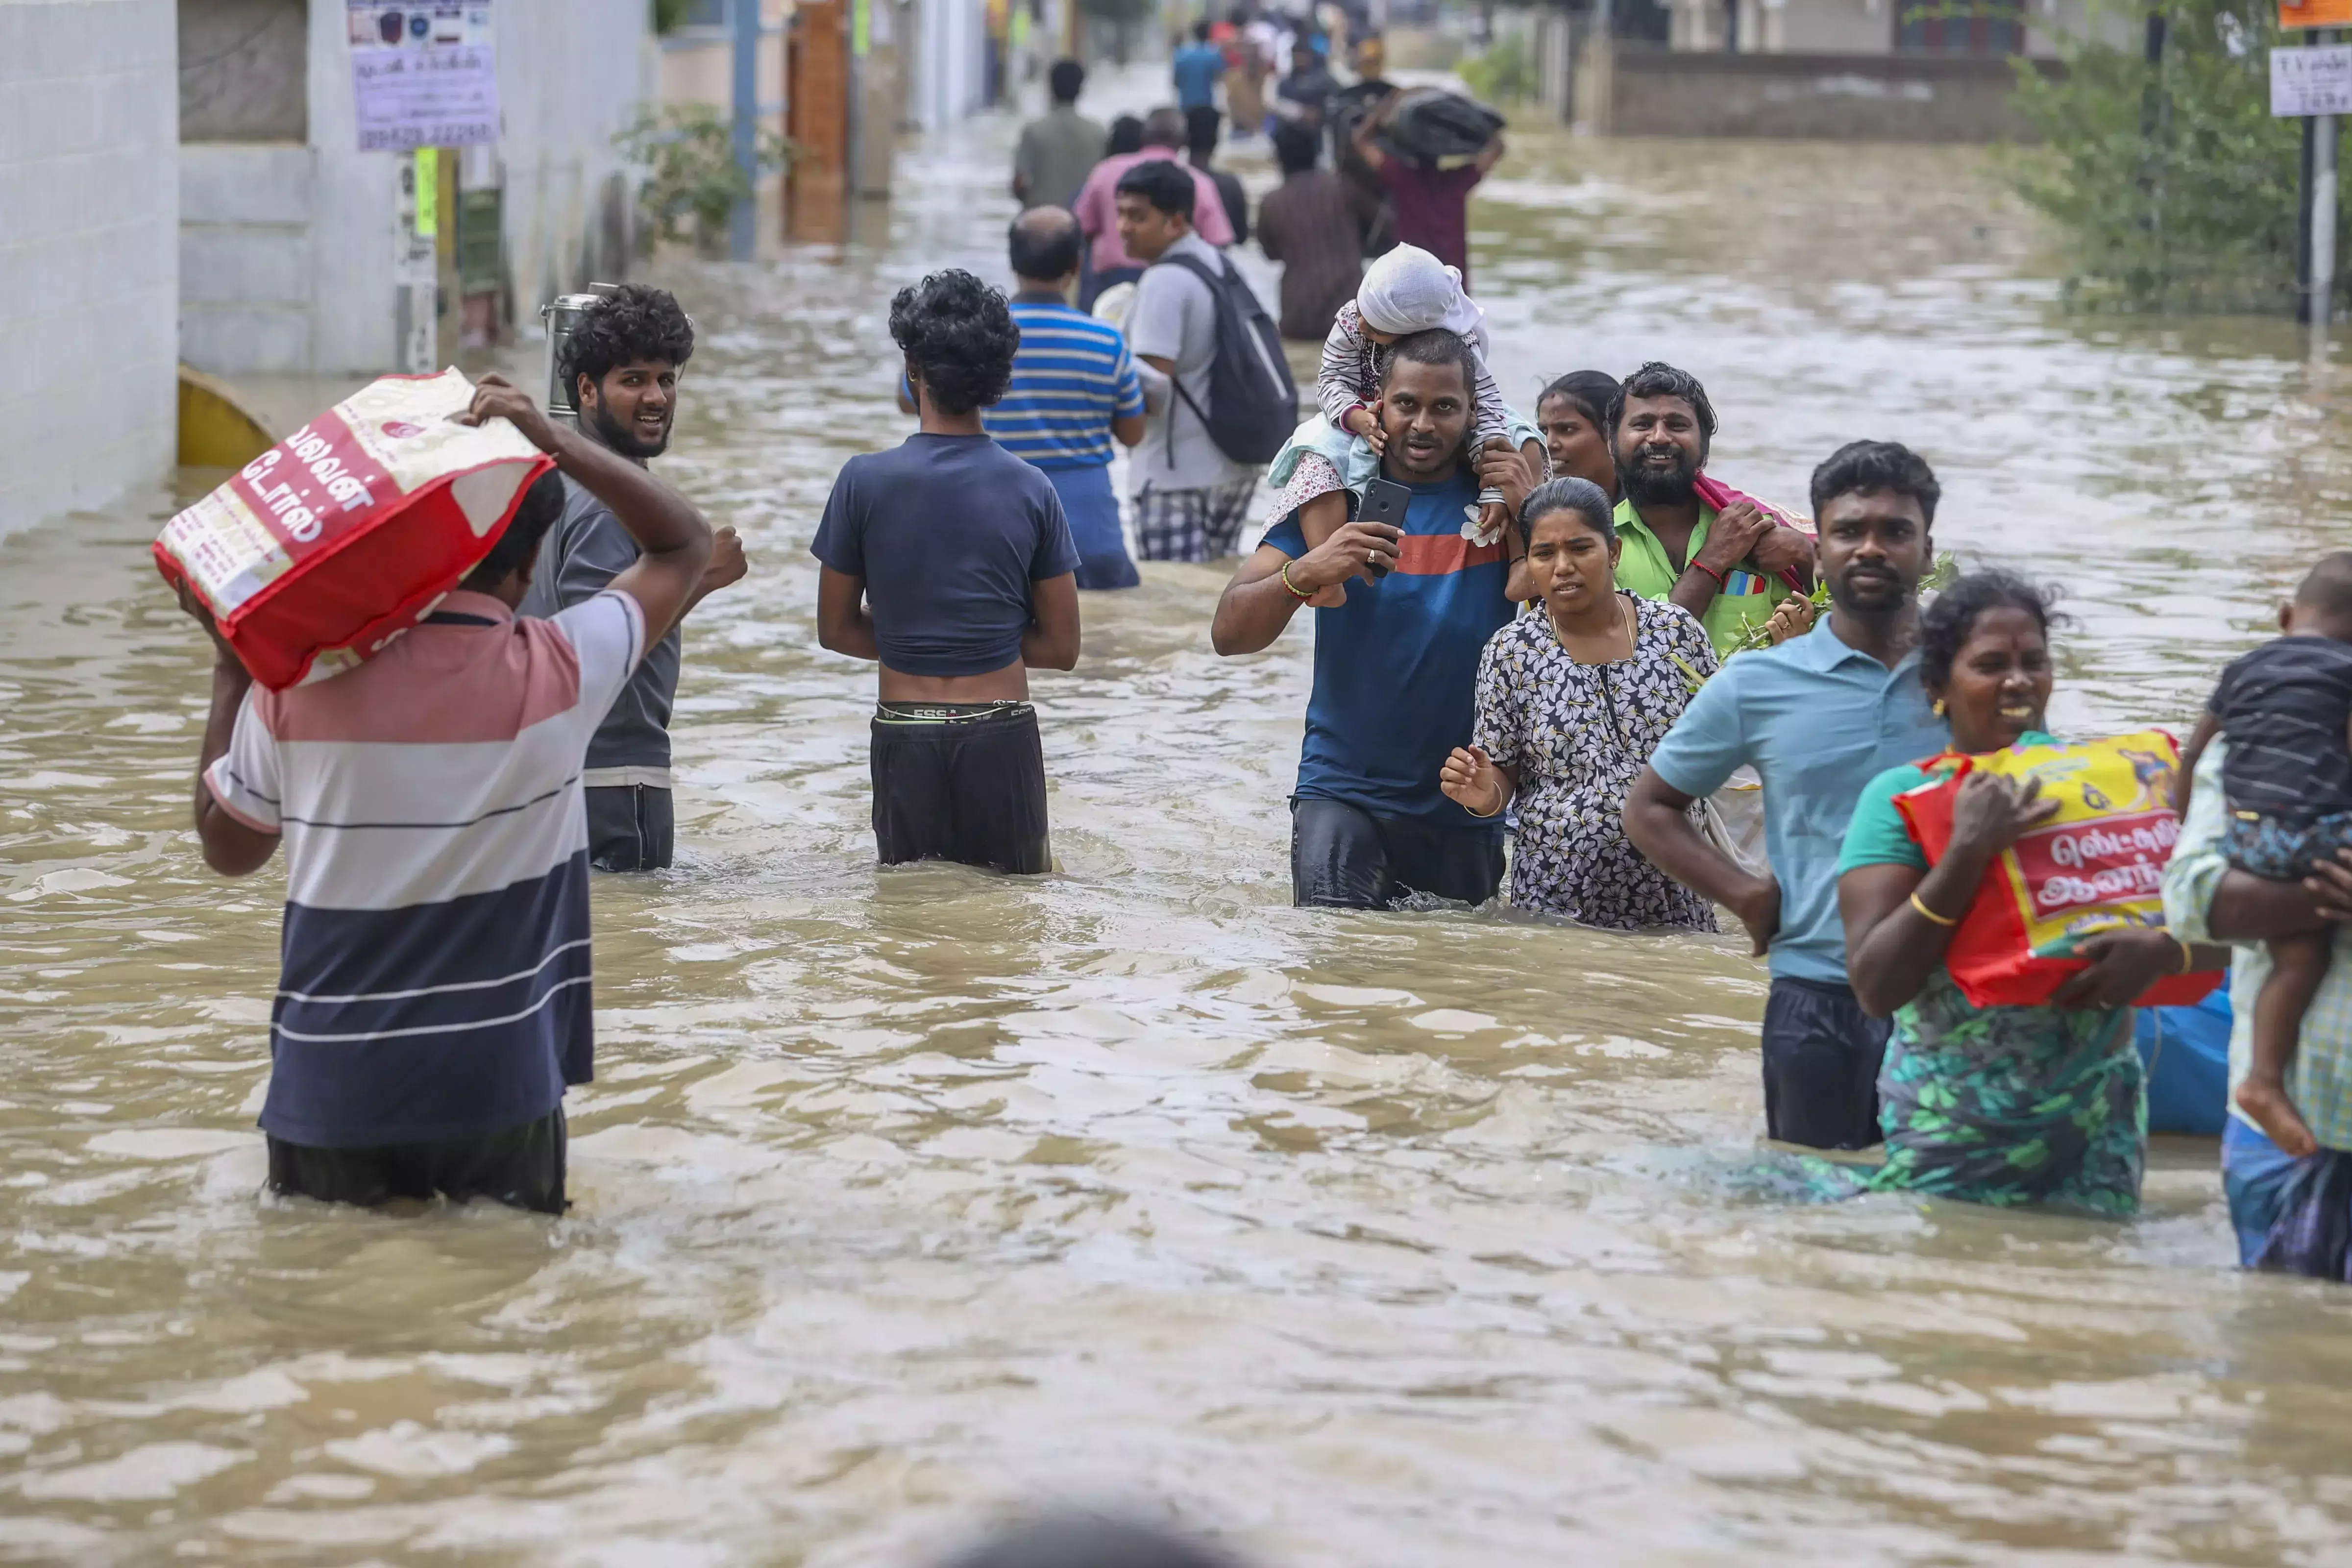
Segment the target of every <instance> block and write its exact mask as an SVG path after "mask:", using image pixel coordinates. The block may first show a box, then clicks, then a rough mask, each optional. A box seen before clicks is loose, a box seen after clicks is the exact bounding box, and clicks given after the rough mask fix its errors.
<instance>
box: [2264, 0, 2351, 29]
mask: <svg viewBox="0 0 2352 1568" xmlns="http://www.w3.org/2000/svg"><path fill="white" fill-rule="evenodd" d="M2279 26H2282V27H2290V28H2292V27H2352V0H2279Z"/></svg>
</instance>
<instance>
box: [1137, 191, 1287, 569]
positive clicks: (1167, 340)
mask: <svg viewBox="0 0 2352 1568" xmlns="http://www.w3.org/2000/svg"><path fill="white" fill-rule="evenodd" d="M1197 189H1198V187H1197V186H1196V185H1195V184H1193V181H1192V174H1191V173H1190V172H1189V171H1187V170H1185V169H1182V168H1180V167H1178V166H1177V165H1176V164H1174V163H1158V162H1154V163H1138V164H1137V165H1135V167H1133V168H1132V169H1129V171H1128V172H1127V173H1126V174H1123V175H1121V176H1120V177H1119V182H1118V242H1119V245H1120V246H1121V247H1122V248H1124V249H1125V250H1126V251H1127V253H1128V254H1129V256H1132V257H1134V258H1137V259H1138V260H1139V261H1142V262H1144V263H1145V268H1144V273H1143V277H1142V279H1140V280H1139V281H1138V282H1137V284H1136V286H1135V304H1134V306H1133V307H1132V308H1131V309H1130V310H1129V311H1128V316H1127V342H1128V347H1129V349H1130V350H1131V351H1132V352H1133V353H1134V355H1135V360H1136V369H1137V374H1139V375H1140V376H1142V378H1143V382H1144V402H1145V406H1146V409H1147V411H1148V412H1147V417H1146V419H1145V423H1144V427H1143V444H1142V445H1141V446H1139V447H1136V449H1135V453H1134V456H1133V457H1131V458H1129V467H1128V476H1129V483H1130V484H1131V485H1132V486H1133V487H1134V499H1135V532H1136V541H1137V542H1138V543H1139V545H1141V546H1142V550H1143V558H1144V559H1145V560H1146V561H1209V560H1213V559H1215V558H1216V557H1218V556H1220V555H1231V554H1232V553H1233V552H1234V546H1235V544H1236V543H1237V542H1239V540H1240V536H1241V531H1242V524H1243V522H1244V521H1245V520H1246V519H1247V518H1248V516H1249V503H1250V497H1251V495H1252V494H1253V493H1255V490H1256V489H1257V479H1258V470H1257V469H1256V468H1254V467H1251V466H1248V465H1245V464H1241V463H1236V462H1234V460H1233V459H1232V458H1228V457H1226V456H1225V455H1224V453H1223V452H1222V451H1220V450H1218V448H1217V444H1216V442H1215V441H1214V440H1213V439H1212V438H1211V437H1210V435H1209V427H1208V426H1207V425H1205V424H1203V423H1202V419H1201V416H1200V415H1199V414H1197V413H1195V412H1194V409H1195V408H1198V409H1202V410H1206V409H1207V408H1208V406H1209V381H1210V370H1211V368H1212V366H1213V363H1214V362H1215V359H1216V353H1217V301H1216V297H1215V295H1214V294H1213V293H1212V292H1211V290H1210V288H1209V286H1208V285H1207V284H1206V283H1204V282H1202V280H1201V279H1200V278H1199V277H1198V276H1197V275H1196V274H1194V273H1193V272H1192V271H1191V270H1190V269H1188V268H1182V267H1173V266H1160V265H1156V264H1157V263H1160V262H1165V261H1170V260H1172V259H1173V258H1176V257H1180V256H1189V257H1193V258H1197V259H1199V260H1200V261H1201V262H1202V264H1203V265H1205V266H1206V267H1207V268H1209V269H1210V271H1211V273H1212V274H1213V275H1216V274H1222V273H1223V270H1224V265H1225V262H1224V258H1223V256H1221V255H1219V254H1218V252H1217V248H1216V247H1214V246H1213V245H1211V244H1209V243H1208V242H1207V241H1206V240H1204V239H1202V237H1200V236H1199V235H1197V234H1195V233H1193V232H1192V202H1193V196H1194V193H1195V192H1196V190H1197ZM1171 383H1172V384H1171ZM1178 387H1181V388H1182V391H1183V395H1181V396H1180V395H1178V394H1177V391H1176V388H1178ZM1187 398H1189V399H1190V400H1191V401H1190V405H1188V404H1187V401H1186V399H1187Z"/></svg>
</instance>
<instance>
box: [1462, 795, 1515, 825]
mask: <svg viewBox="0 0 2352 1568" xmlns="http://www.w3.org/2000/svg"><path fill="white" fill-rule="evenodd" d="M1510 804H1511V797H1510V796H1509V795H1505V796H1504V797H1503V798H1502V801H1501V802H1500V804H1498V805H1496V807H1495V809H1494V810H1492V811H1470V808H1469V807H1468V806H1466V805H1465V806H1464V807H1463V808H1462V809H1463V810H1465V811H1470V815H1471V816H1475V817H1476V818H1477V819H1478V820H1479V821H1481V822H1485V821H1486V820H1487V819H1488V818H1489V817H1496V816H1502V815H1503V807H1504V806H1506V805H1510Z"/></svg>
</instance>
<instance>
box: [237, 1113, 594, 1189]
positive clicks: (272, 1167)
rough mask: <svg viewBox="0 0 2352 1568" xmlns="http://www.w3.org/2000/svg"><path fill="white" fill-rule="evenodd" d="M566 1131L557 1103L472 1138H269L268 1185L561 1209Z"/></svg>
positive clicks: (271, 1186) (281, 1187) (278, 1187)
mask: <svg viewBox="0 0 2352 1568" xmlns="http://www.w3.org/2000/svg"><path fill="white" fill-rule="evenodd" d="M565 1142H566V1133H565V1131H564V1125H563V1107H562V1106H561V1105H558V1106H557V1107H556V1108H555V1109H554V1110H551V1111H549V1112H548V1113H547V1114H546V1115H544V1116H542V1117H541V1118H540V1119H539V1120H538V1121H526V1122H524V1123H522V1125H520V1126H519V1127H508V1128H504V1129H501V1130H500V1131H496V1132H485V1133H482V1134H481V1135H480V1136H478V1137H474V1138H442V1139H436V1140H435V1141H434V1142H429V1143H383V1144H378V1145H376V1146H375V1147H373V1148H367V1149H320V1148H314V1147H312V1146H311V1145H310V1144H307V1143H289V1142H286V1141H285V1140H284V1139H282V1138H272V1139H270V1140H269V1190H270V1191H271V1192H273V1193H284V1194H289V1196H299V1197H306V1198H317V1199H318V1200H319V1201H320V1203H329V1204H358V1205H362V1207H366V1208H373V1207H375V1206H376V1205H380V1204H385V1203H389V1202H391V1201H392V1200H393V1199H394V1198H430V1197H435V1196H440V1197H445V1198H447V1199H448V1200H449V1201H450V1202H451V1203H457V1204H462V1203H467V1202H470V1201H471V1200H473V1199H475V1198H488V1199H489V1200H490V1201H491V1202H492V1203H500V1204H506V1205H509V1206H511V1207H514V1208H519V1209H535V1210H537V1211H538V1212H539V1213H541V1214H562V1212H563V1211H564V1209H565V1207H566V1206H568V1205H566V1204H565V1201H564V1197H563V1165H564V1144H565Z"/></svg>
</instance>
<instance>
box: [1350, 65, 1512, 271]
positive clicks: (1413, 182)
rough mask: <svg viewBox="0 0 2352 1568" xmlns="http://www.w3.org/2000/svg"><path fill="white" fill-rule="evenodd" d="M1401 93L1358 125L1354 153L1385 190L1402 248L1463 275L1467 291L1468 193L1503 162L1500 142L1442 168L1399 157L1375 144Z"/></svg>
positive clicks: (1501, 141) (1377, 143) (1468, 256)
mask: <svg viewBox="0 0 2352 1568" xmlns="http://www.w3.org/2000/svg"><path fill="white" fill-rule="evenodd" d="M1403 99H1404V95H1403V94H1402V93H1401V92H1399V93H1391V94H1390V95H1389V96H1388V97H1387V98H1385V99H1383V100H1381V106H1380V107H1379V108H1378V109H1376V110H1373V111H1372V112H1371V113H1370V114H1368V115H1366V116H1364V118H1363V120H1362V121H1361V122H1360V124H1358V125H1357V127H1356V135H1355V152H1356V155H1357V156H1358V157H1360V158H1361V159H1362V160H1363V161H1364V163H1366V164H1367V165H1368V166H1369V167H1370V169H1371V171H1372V172H1373V174H1377V175H1378V176H1379V177H1380V182H1381V184H1382V185H1384V186H1386V187H1387V188H1388V193H1389V205H1390V208H1391V211H1393V212H1394V214H1395V215H1396V237H1397V242H1398V243H1399V244H1401V245H1417V246H1419V247H1421V248H1422V249H1423V250H1426V251H1428V252H1429V253H1430V254H1432V255H1433V256H1435V257H1436V258H1438V259H1439V260H1440V261H1443V262H1444V263H1445V264H1446V265H1447V266H1448V267H1452V268H1456V269H1458V270H1459V271H1460V272H1461V274H1462V287H1463V288H1465V289H1468V288H1469V287H1470V193H1471V191H1472V190H1473V189H1475V187H1476V186H1477V184H1478V182H1479V181H1481V180H1483V179H1485V178H1486V175H1487V174H1489V173H1490V172H1492V170H1493V169H1494V167H1495V165H1496V163H1500V162H1502V158H1503V138H1502V135H1501V133H1500V132H1496V135H1495V137H1494V139H1493V140H1492V141H1490V142H1487V143H1486V146H1484V147H1482V148H1480V149H1479V150H1478V154H1477V156H1476V157H1475V158H1473V159H1471V160H1470V162H1468V163H1462V164H1458V165H1455V166H1454V167H1451V168H1444V169H1441V168H1438V167H1436V166H1435V165H1434V164H1423V163H1417V162H1414V161H1412V160H1410V159H1406V158H1402V157H1400V156H1398V155H1397V154H1395V153H1391V152H1390V151H1389V150H1388V149H1387V148H1385V147H1383V146H1381V144H1380V142H1379V141H1378V140H1377V138H1378V136H1379V134H1380V130H1381V126H1383V125H1385V124H1387V123H1388V120H1389V116H1390V115H1391V114H1393V113H1395V112H1396V108H1397V105H1398V104H1399V103H1401V102H1402V101H1403Z"/></svg>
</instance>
